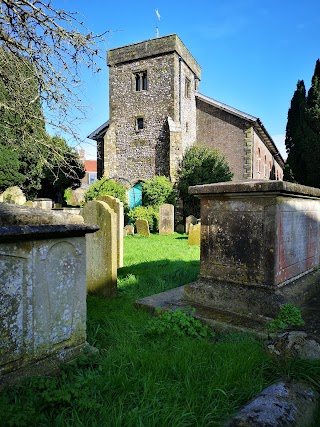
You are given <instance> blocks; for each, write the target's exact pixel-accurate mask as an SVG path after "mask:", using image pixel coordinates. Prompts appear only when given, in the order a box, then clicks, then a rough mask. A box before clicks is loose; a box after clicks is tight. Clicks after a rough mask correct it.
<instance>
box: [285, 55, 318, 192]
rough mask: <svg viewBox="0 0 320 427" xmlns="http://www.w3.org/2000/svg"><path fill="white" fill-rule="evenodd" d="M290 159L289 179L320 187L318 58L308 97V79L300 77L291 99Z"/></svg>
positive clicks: (287, 171) (289, 125) (288, 130)
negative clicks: (306, 87) (304, 80)
mask: <svg viewBox="0 0 320 427" xmlns="http://www.w3.org/2000/svg"><path fill="white" fill-rule="evenodd" d="M286 149H287V153H288V159H287V164H286V169H285V179H286V180H288V181H292V180H293V181H296V182H298V183H300V184H304V185H309V186H313V187H319V188H320V169H319V162H320V61H319V59H318V60H317V61H316V66H315V70H314V74H313V77H312V82H311V87H310V89H309V91H308V96H307V97H306V90H305V85H304V82H303V81H302V80H301V81H298V84H297V89H296V91H295V93H294V95H293V98H292V100H291V106H290V109H289V111H288V122H287V128H286Z"/></svg>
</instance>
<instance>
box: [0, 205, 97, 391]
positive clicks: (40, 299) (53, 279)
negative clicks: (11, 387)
mask: <svg viewBox="0 0 320 427" xmlns="http://www.w3.org/2000/svg"><path fill="white" fill-rule="evenodd" d="M52 215H53V214H46V213H44V216H43V220H44V222H46V221H48V220H49V219H50V218H51V220H52V218H53V216H52ZM19 218H20V222H21V225H16V223H17V222H18V220H19ZM57 218H59V216H57ZM10 222H11V224H10ZM39 223H40V224H39ZM4 224H7V225H4ZM97 229H98V228H97V227H96V226H87V225H84V224H56V225H50V224H41V213H40V212H39V210H38V209H32V208H21V209H19V208H18V207H15V206H14V205H6V204H4V203H1V204H0V334H1V335H0V336H1V339H0V387H1V386H3V385H4V384H6V383H8V382H11V381H14V380H15V379H16V378H19V377H22V376H24V375H30V374H32V375H33V374H38V373H48V372H51V371H53V370H55V369H56V368H57V365H59V363H61V362H63V361H66V360H70V359H72V358H74V357H76V356H77V355H78V354H80V353H81V352H82V350H83V349H84V348H85V347H86V346H87V343H86V273H85V257H86V243H85V235H86V234H87V233H92V232H95V231H96V230H97Z"/></svg>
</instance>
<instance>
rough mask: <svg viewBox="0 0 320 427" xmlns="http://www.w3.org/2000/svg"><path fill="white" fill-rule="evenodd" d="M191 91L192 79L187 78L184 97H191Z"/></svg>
mask: <svg viewBox="0 0 320 427" xmlns="http://www.w3.org/2000/svg"><path fill="white" fill-rule="evenodd" d="M190 89H191V81H190V79H188V77H186V80H185V86H184V96H185V97H186V98H190V97H191V93H190Z"/></svg>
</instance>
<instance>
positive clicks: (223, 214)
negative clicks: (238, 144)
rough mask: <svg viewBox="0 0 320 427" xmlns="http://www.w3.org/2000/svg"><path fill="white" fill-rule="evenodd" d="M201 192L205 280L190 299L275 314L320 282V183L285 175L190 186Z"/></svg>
mask: <svg viewBox="0 0 320 427" xmlns="http://www.w3.org/2000/svg"><path fill="white" fill-rule="evenodd" d="M190 193H191V194H194V195H195V196H197V197H199V198H200V199H201V256H200V263H201V265H200V276H199V280H198V281H197V282H195V283H193V284H190V285H187V286H186V287H185V290H184V297H185V299H186V300H188V301H190V302H193V303H195V304H200V305H204V306H208V307H214V308H217V309H222V310H226V311H231V312H235V313H238V314H243V315H248V314H253V315H263V316H267V317H274V316H275V315H276V314H277V313H278V311H279V307H280V305H281V304H284V303H288V302H291V303H294V304H296V305H298V306H299V305H301V304H303V303H304V302H305V301H307V300H308V299H309V298H310V297H311V296H312V295H313V294H314V293H315V292H317V291H318V290H319V287H320V275H319V270H318V268H319V241H320V228H319V224H320V190H319V189H315V188H310V187H305V186H301V185H297V184H291V183H288V182H282V181H251V182H249V181H247V182H240V183H236V182H233V183H232V182H231V183H220V184H209V185H199V186H195V187H190Z"/></svg>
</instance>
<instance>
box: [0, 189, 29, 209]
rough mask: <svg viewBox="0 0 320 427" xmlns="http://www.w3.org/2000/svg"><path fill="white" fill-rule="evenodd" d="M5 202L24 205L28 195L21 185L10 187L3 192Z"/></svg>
mask: <svg viewBox="0 0 320 427" xmlns="http://www.w3.org/2000/svg"><path fill="white" fill-rule="evenodd" d="M2 197H3V202H4V203H14V204H16V205H24V204H25V203H26V201H27V199H26V196H25V195H24V194H23V191H22V190H21V189H20V188H19V187H9V188H7V189H6V190H5V191H4V192H3V193H2Z"/></svg>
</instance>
